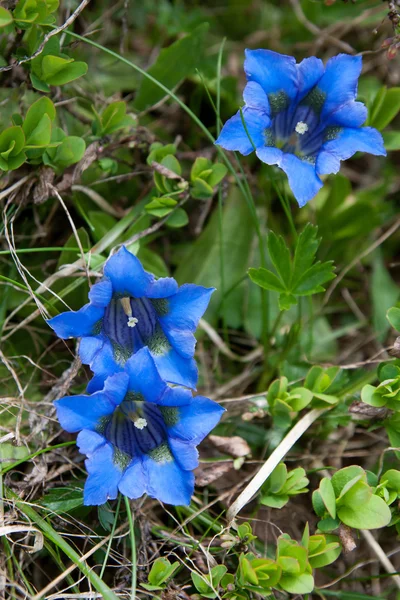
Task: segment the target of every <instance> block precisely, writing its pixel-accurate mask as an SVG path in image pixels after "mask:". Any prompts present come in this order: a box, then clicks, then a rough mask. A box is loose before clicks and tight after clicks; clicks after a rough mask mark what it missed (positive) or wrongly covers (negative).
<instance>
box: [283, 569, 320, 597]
mask: <svg viewBox="0 0 400 600" xmlns="http://www.w3.org/2000/svg"><path fill="white" fill-rule="evenodd" d="M279 586H280V587H281V588H282V589H283V590H284V591H285V592H289V594H311V592H312V591H313V589H314V578H313V576H312V575H309V574H308V573H302V574H301V575H286V574H282V577H281V578H280V580H279Z"/></svg>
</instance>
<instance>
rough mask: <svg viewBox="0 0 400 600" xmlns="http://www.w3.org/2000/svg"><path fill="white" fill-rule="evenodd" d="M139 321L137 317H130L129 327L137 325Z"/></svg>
mask: <svg viewBox="0 0 400 600" xmlns="http://www.w3.org/2000/svg"><path fill="white" fill-rule="evenodd" d="M137 323H139V319H137V318H136V317H129V319H128V327H135V326H136V324H137Z"/></svg>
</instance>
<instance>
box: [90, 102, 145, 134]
mask: <svg viewBox="0 0 400 600" xmlns="http://www.w3.org/2000/svg"><path fill="white" fill-rule="evenodd" d="M92 110H93V112H94V114H95V119H94V121H93V124H92V131H93V134H94V135H95V136H98V137H103V136H105V135H110V134H112V133H115V132H116V131H119V130H120V129H124V128H125V127H130V126H132V125H133V124H134V122H135V121H134V119H133V117H131V116H130V115H127V114H126V102H111V104H109V105H108V106H107V108H105V109H104V111H103V112H102V113H101V114H99V113H97V112H96V110H95V109H94V107H92Z"/></svg>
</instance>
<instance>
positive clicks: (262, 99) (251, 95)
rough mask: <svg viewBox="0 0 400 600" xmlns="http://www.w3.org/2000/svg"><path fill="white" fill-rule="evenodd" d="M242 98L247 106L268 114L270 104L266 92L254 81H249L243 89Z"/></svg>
mask: <svg viewBox="0 0 400 600" xmlns="http://www.w3.org/2000/svg"><path fill="white" fill-rule="evenodd" d="M243 100H244V101H245V103H246V106H248V107H249V108H255V109H257V110H260V111H261V112H265V113H266V114H267V115H268V116H269V114H270V106H269V100H268V96H267V94H266V93H265V92H264V90H263V89H262V87H261V85H260V84H259V83H257V82H256V81H249V82H248V84H247V85H246V87H245V88H244V91H243Z"/></svg>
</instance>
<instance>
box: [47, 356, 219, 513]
mask: <svg viewBox="0 0 400 600" xmlns="http://www.w3.org/2000/svg"><path fill="white" fill-rule="evenodd" d="M55 404H56V408H57V415H58V418H59V421H60V423H61V426H62V427H63V428H64V429H65V430H66V431H69V432H71V433H73V432H77V431H79V432H80V433H79V435H78V439H77V443H78V446H79V448H80V451H81V452H82V453H83V454H86V455H87V457H88V458H87V460H86V468H87V471H88V474H89V476H88V479H87V481H86V484H85V488H84V503H85V504H86V505H92V504H104V502H106V501H107V500H108V499H111V500H113V499H115V498H116V497H117V495H118V491H120V492H121V493H122V494H124V495H125V496H128V497H129V498H139V497H140V496H142V495H143V494H148V495H149V496H151V497H153V498H157V499H158V500H160V501H161V502H166V503H167V504H175V505H188V504H190V499H191V496H192V494H193V489H194V475H193V473H192V471H193V469H194V468H196V467H197V465H198V452H197V449H196V446H197V445H198V444H199V443H200V442H201V441H202V440H203V439H204V437H205V436H206V435H207V434H208V433H209V432H210V431H211V429H213V427H215V425H216V424H217V423H218V421H219V419H220V417H221V414H222V413H223V412H224V409H223V408H222V407H221V406H219V404H217V403H216V402H214V401H213V400H209V399H208V398H203V397H201V396H197V397H195V398H193V397H192V393H191V391H190V390H188V389H186V388H183V387H178V386H174V387H170V386H168V385H167V384H166V383H165V381H163V379H162V378H161V377H160V374H159V372H158V370H157V368H156V365H155V361H154V359H153V357H152V355H151V353H150V351H149V349H148V348H142V349H140V350H139V351H138V352H136V353H135V354H134V355H133V356H132V357H131V358H129V359H128V360H127V362H126V364H125V369H124V371H122V372H120V373H116V374H115V375H112V376H111V377H109V378H107V380H106V382H105V385H104V389H103V390H101V391H98V392H95V393H94V394H92V395H91V396H85V395H82V396H69V397H68V396H67V397H65V398H61V399H60V400H57V401H56V403H55Z"/></svg>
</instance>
